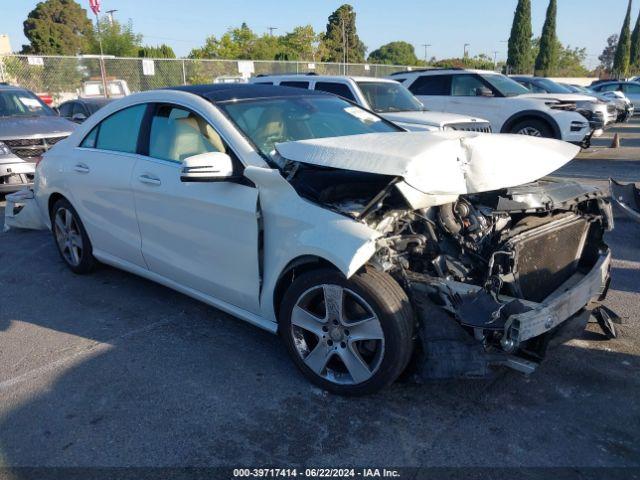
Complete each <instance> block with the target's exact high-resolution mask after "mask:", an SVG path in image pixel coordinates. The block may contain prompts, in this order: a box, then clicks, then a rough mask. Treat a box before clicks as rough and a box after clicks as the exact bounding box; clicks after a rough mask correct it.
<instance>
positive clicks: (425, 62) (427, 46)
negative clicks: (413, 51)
mask: <svg viewBox="0 0 640 480" xmlns="http://www.w3.org/2000/svg"><path fill="white" fill-rule="evenodd" d="M422 46H423V47H424V64H425V65H427V63H429V56H428V55H427V51H428V50H427V49H428V48H429V47H430V46H431V44H430V43H423V44H422Z"/></svg>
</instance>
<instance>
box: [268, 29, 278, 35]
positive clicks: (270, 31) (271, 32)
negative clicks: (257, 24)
mask: <svg viewBox="0 0 640 480" xmlns="http://www.w3.org/2000/svg"><path fill="white" fill-rule="evenodd" d="M267 30H269V36H271V37H273V31H274V30H278V27H267Z"/></svg>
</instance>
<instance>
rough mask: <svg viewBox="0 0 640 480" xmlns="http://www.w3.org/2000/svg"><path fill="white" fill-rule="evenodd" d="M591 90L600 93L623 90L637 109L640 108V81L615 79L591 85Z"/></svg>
mask: <svg viewBox="0 0 640 480" xmlns="http://www.w3.org/2000/svg"><path fill="white" fill-rule="evenodd" d="M591 90H593V91H594V92H598V93H605V92H622V93H624V94H625V96H626V97H627V98H628V99H629V100H631V102H632V103H633V106H634V108H635V110H636V111H637V110H638V108H640V82H623V81H617V80H613V81H611V82H602V83H598V84H596V85H593V86H591Z"/></svg>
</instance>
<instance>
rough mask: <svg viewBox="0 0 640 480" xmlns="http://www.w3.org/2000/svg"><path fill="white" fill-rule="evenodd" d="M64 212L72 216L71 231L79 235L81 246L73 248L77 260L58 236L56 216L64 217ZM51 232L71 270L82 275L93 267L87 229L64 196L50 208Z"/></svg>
mask: <svg viewBox="0 0 640 480" xmlns="http://www.w3.org/2000/svg"><path fill="white" fill-rule="evenodd" d="M66 212H69V213H70V214H71V216H72V218H71V221H70V225H71V229H72V230H73V233H74V234H76V235H79V238H80V239H81V241H82V244H81V245H82V248H80V249H78V248H75V249H74V252H75V257H77V262H76V261H74V259H73V258H72V257H74V255H72V254H71V253H69V250H70V249H68V248H66V249H65V247H64V246H63V245H62V244H61V243H62V240H61V237H60V229H59V228H58V226H57V225H56V218H57V217H58V215H60V216H62V215H63V214H64V215H65V218H66ZM51 232H52V233H53V241H54V242H55V244H56V247H57V248H58V253H59V254H60V257H61V258H62V260H63V261H64V263H66V264H67V266H68V267H69V269H70V270H71V271H72V272H74V273H77V274H79V275H83V274H86V273H90V272H91V271H92V270H93V269H94V268H95V266H96V264H97V260H96V259H95V258H94V256H93V247H92V246H91V241H90V240H89V236H88V235H87V231H86V230H85V229H84V225H83V224H82V221H81V220H80V216H79V215H78V212H76V209H75V208H73V205H71V203H69V201H68V200H67V199H66V198H61V199H59V200H58V201H56V202H55V203H54V204H53V207H52V208H51Z"/></svg>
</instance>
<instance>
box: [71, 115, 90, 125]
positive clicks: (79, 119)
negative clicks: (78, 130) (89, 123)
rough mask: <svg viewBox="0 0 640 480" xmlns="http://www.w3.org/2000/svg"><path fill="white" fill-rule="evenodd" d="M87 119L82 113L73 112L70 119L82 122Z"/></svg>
mask: <svg viewBox="0 0 640 480" xmlns="http://www.w3.org/2000/svg"><path fill="white" fill-rule="evenodd" d="M86 119H87V116H86V115H85V114H84V113H74V114H73V117H71V120H73V121H74V122H77V123H82V122H84V121H85V120H86Z"/></svg>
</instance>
